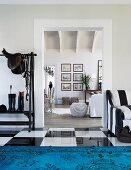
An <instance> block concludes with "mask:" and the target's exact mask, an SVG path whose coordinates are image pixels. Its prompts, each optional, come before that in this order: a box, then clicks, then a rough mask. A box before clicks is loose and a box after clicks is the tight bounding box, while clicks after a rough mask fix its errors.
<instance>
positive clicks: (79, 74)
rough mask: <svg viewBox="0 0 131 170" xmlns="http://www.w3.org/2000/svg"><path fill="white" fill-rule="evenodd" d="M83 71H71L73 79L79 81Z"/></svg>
mask: <svg viewBox="0 0 131 170" xmlns="http://www.w3.org/2000/svg"><path fill="white" fill-rule="evenodd" d="M82 76H83V73H73V81H81V80H82Z"/></svg>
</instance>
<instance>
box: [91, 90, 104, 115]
mask: <svg viewBox="0 0 131 170" xmlns="http://www.w3.org/2000/svg"><path fill="white" fill-rule="evenodd" d="M88 114H89V115H90V117H102V94H101V93H98V94H93V95H91V97H90V98H89V107H88Z"/></svg>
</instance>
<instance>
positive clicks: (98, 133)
mask: <svg viewBox="0 0 131 170" xmlns="http://www.w3.org/2000/svg"><path fill="white" fill-rule="evenodd" d="M75 135H76V137H98V138H100V137H102V138H103V137H106V136H105V135H104V133H103V132H101V131H76V132H75Z"/></svg>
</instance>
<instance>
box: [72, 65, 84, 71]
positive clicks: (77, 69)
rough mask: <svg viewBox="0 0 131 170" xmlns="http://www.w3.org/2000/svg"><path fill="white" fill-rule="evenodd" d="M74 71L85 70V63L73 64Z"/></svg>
mask: <svg viewBox="0 0 131 170" xmlns="http://www.w3.org/2000/svg"><path fill="white" fill-rule="evenodd" d="M73 71H74V72H83V64H73Z"/></svg>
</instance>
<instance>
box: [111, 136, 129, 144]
mask: <svg viewBox="0 0 131 170" xmlns="http://www.w3.org/2000/svg"><path fill="white" fill-rule="evenodd" d="M108 139H109V140H110V142H111V143H112V144H113V145H114V146H131V143H123V142H119V141H118V140H117V138H116V137H108Z"/></svg>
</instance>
